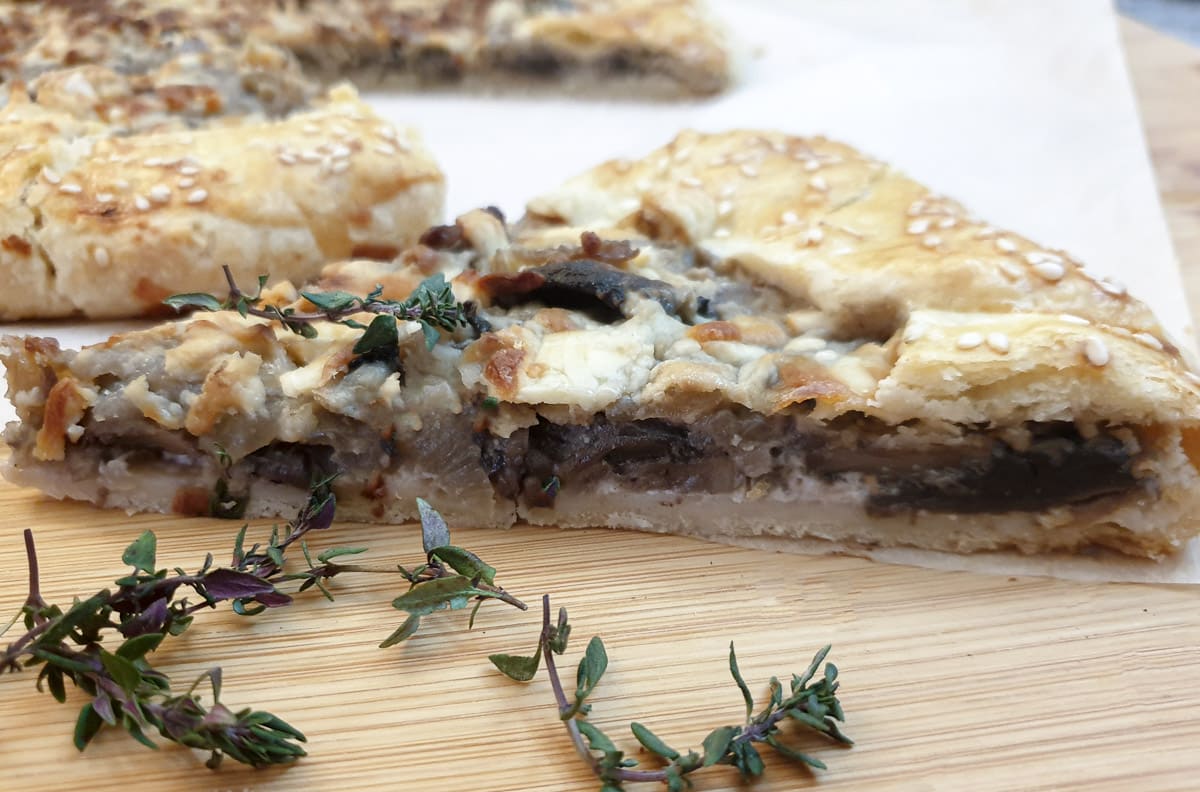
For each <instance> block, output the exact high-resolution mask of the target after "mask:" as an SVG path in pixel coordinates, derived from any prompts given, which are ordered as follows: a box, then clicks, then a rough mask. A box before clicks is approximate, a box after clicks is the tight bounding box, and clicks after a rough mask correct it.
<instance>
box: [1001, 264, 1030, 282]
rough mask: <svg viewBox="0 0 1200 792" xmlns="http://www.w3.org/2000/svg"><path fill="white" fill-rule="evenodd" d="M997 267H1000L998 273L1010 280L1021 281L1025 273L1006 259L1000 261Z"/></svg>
mask: <svg viewBox="0 0 1200 792" xmlns="http://www.w3.org/2000/svg"><path fill="white" fill-rule="evenodd" d="M998 266H999V267H1000V271H1001V272H1003V273H1004V274H1005V275H1007V276H1008V277H1009V278H1011V279H1012V280H1021V278H1023V277H1024V276H1025V271H1024V270H1022V269H1021V268H1020V267H1018V266H1017V265H1016V264H1014V263H1012V262H1011V261H1009V260H1008V259H1000V261H999V262H998Z"/></svg>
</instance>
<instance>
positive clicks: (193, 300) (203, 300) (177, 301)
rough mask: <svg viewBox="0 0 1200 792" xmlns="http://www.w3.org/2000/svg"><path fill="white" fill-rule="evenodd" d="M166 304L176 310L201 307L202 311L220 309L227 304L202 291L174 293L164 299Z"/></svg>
mask: <svg viewBox="0 0 1200 792" xmlns="http://www.w3.org/2000/svg"><path fill="white" fill-rule="evenodd" d="M163 304H164V305H169V306H171V307H172V308H174V309H175V310H177V311H178V310H181V309H183V308H199V309H200V310H202V311H220V310H221V309H222V308H224V307H225V306H224V305H223V304H222V303H221V301H220V300H218V299H217V298H216V297H214V296H212V295H211V294H203V293H201V292H189V293H187V294H172V295H171V296H170V297H168V298H167V299H165V300H163Z"/></svg>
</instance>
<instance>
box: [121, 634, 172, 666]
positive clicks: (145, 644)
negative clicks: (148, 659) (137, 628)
mask: <svg viewBox="0 0 1200 792" xmlns="http://www.w3.org/2000/svg"><path fill="white" fill-rule="evenodd" d="M165 637H166V636H164V635H163V634H162V633H144V634H142V635H135V636H134V637H132V638H130V639H128V640H127V641H125V643H123V644H121V646H120V648H118V649H117V656H118V657H123V658H125V659H126V660H130V661H133V660H140V659H142V658H143V657H145V656H146V655H147V654H149V653H150V652H153V651H154V650H155V649H157V648H158V645H159V644H160V643H162V642H163V638H165Z"/></svg>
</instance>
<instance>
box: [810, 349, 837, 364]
mask: <svg viewBox="0 0 1200 792" xmlns="http://www.w3.org/2000/svg"><path fill="white" fill-rule="evenodd" d="M839 357H841V355H839V354H838V353H837V352H835V351H833V350H832V349H819V350H817V352H816V353H814V354H813V360H815V361H817V362H818V363H832V362H834V361H835V360H837V359H838V358H839Z"/></svg>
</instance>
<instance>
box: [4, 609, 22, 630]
mask: <svg viewBox="0 0 1200 792" xmlns="http://www.w3.org/2000/svg"><path fill="white" fill-rule="evenodd" d="M23 615H25V609H24V608H22V609H21V610H19V611H17V612H16V613H14V614H13V617H12V618H11V619H9V620H8V624H6V625H4V626H3V627H0V636H3V635H4V633H6V632H8V631H9V630H10V629H11V628H12V626H13V625H14V624H16V623H17V621H18V620H19V619H20V618H21V617H22V616H23Z"/></svg>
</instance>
